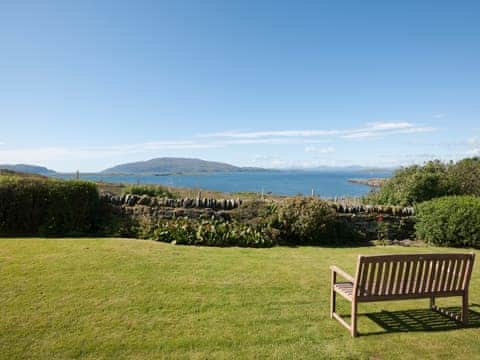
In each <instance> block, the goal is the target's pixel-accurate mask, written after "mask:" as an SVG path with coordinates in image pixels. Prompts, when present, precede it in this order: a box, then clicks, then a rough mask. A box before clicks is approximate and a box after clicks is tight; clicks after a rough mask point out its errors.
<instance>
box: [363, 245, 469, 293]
mask: <svg viewBox="0 0 480 360" xmlns="http://www.w3.org/2000/svg"><path fill="white" fill-rule="evenodd" d="M474 257H475V255H474V254H473V253H470V254H415V255H379V256H359V261H358V265H357V273H356V279H355V280H356V281H355V283H356V287H357V290H356V291H357V292H356V295H357V297H358V298H362V299H363V300H369V299H372V300H382V299H385V300H388V299H396V298H414V297H428V296H435V295H437V296H439V295H448V294H449V295H460V294H463V292H464V291H465V290H466V289H468V284H469V281H470V276H471V273H472V268H473V261H474Z"/></svg>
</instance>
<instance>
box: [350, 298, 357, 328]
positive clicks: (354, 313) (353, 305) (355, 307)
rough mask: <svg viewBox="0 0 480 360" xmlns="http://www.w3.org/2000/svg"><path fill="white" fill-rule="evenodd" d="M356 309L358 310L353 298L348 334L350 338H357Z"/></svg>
mask: <svg viewBox="0 0 480 360" xmlns="http://www.w3.org/2000/svg"><path fill="white" fill-rule="evenodd" d="M357 309H358V306H357V302H356V301H355V298H353V301H352V317H351V322H350V326H351V328H350V333H351V335H352V337H356V336H357V334H358V333H357Z"/></svg>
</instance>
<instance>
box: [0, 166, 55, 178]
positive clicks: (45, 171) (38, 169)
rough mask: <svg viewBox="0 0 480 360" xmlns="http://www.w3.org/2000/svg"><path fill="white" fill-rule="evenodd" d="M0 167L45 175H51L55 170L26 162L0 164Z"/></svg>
mask: <svg viewBox="0 0 480 360" xmlns="http://www.w3.org/2000/svg"><path fill="white" fill-rule="evenodd" d="M0 169H3V170H11V171H16V172H20V173H27V174H38V175H45V176H51V175H55V174H56V172H55V171H53V170H50V169H47V168H46V167H43V166H37V165H26V164H14V165H12V164H3V165H2V164H0Z"/></svg>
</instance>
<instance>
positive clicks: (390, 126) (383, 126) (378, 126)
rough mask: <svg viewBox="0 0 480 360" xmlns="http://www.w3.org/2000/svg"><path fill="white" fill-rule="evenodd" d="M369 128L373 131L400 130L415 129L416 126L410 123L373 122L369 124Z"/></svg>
mask: <svg viewBox="0 0 480 360" xmlns="http://www.w3.org/2000/svg"><path fill="white" fill-rule="evenodd" d="M367 128H369V129H372V130H398V129H411V128H415V125H414V124H411V123H409V122H371V123H367Z"/></svg>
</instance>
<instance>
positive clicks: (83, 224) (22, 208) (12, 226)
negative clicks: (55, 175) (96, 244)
mask: <svg viewBox="0 0 480 360" xmlns="http://www.w3.org/2000/svg"><path fill="white" fill-rule="evenodd" d="M98 206H99V194H98V190H97V187H96V185H95V184H94V183H91V182H85V181H62V180H53V179H40V180H39V179H33V178H32V179H30V178H19V177H0V234H2V235H27V234H28V235H78V234H85V233H92V232H95V231H96V230H97V229H98V225H99V221H100V219H99V216H98Z"/></svg>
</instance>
